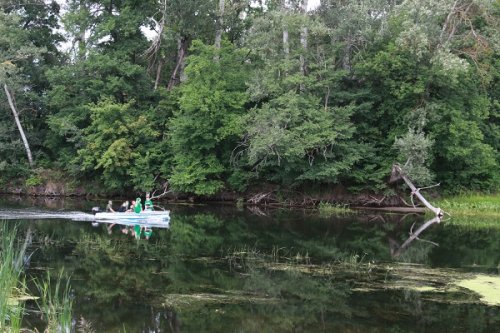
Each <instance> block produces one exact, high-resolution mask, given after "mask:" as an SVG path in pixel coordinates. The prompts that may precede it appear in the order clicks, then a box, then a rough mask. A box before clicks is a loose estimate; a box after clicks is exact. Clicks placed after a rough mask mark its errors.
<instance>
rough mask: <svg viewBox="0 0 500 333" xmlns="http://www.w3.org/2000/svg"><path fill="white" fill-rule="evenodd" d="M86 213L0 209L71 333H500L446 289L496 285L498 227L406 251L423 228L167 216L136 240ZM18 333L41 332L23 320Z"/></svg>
mask: <svg viewBox="0 0 500 333" xmlns="http://www.w3.org/2000/svg"><path fill="white" fill-rule="evenodd" d="M95 205H100V206H101V207H103V206H105V202H104V201H103V202H86V201H70V200H63V201H61V200H46V199H43V200H42V199H40V200H38V201H29V202H28V201H27V199H24V200H22V201H20V200H18V199H15V198H5V197H4V198H0V220H1V219H2V216H3V218H4V219H5V218H6V217H8V218H9V219H5V220H3V221H1V222H0V223H4V224H10V225H14V224H18V228H19V229H20V232H19V237H20V238H23V237H24V235H25V234H26V233H27V232H28V231H29V232H31V233H32V235H33V241H32V243H31V246H30V251H29V253H30V254H31V257H28V256H27V257H26V268H27V273H28V276H29V277H28V279H30V278H31V277H37V276H44V275H45V274H46V272H47V271H49V272H50V274H51V275H53V276H56V275H58V274H59V271H60V270H61V269H62V268H64V271H65V272H66V273H67V274H68V275H70V276H71V286H72V295H73V297H74V329H75V331H77V330H78V325H79V322H81V321H82V320H84V321H86V322H89V323H91V325H92V327H93V329H94V331H95V332H499V331H500V306H499V305H498V303H497V305H495V304H486V303H484V302H481V301H480V299H479V297H478V295H476V294H473V293H471V292H469V291H468V290H466V289H463V288H458V287H450V286H452V285H453V282H454V281H455V280H457V279H461V278H467V277H471V276H476V275H477V274H480V275H485V276H493V277H498V276H499V274H500V241H499V240H500V227H497V228H487V229H480V228H473V227H456V226H452V225H450V224H449V223H446V221H444V222H441V223H439V224H438V223H432V224H428V227H427V228H426V229H425V230H424V231H422V232H421V233H420V234H419V235H418V239H417V238H415V239H414V240H413V241H411V242H406V243H405V241H407V239H408V237H409V236H410V231H412V232H413V233H414V235H415V233H417V232H420V230H419V228H420V227H421V226H423V225H424V224H425V222H426V221H425V219H424V217H422V216H414V215H408V216H403V215H380V214H371V215H370V214H356V215H343V216H330V217H327V216H320V215H319V214H318V213H316V212H313V211H302V210H294V211H290V210H272V211H270V210H264V209H260V210H255V209H253V210H250V209H248V208H241V209H237V208H234V207H232V206H221V205H219V206H216V205H210V206H182V205H166V208H168V209H170V211H171V214H170V215H171V222H170V227H169V228H163V229H162V228H157V229H153V233H152V235H151V237H150V239H149V240H146V239H145V238H144V236H143V237H141V239H136V238H135V237H133V236H131V233H128V234H124V233H123V229H124V228H123V227H120V226H119V225H116V226H113V227H112V228H109V225H98V226H97V227H94V226H92V224H91V222H89V221H74V220H71V219H69V217H70V216H69V215H71V214H74V212H78V211H81V212H89V211H90V208H91V207H92V206H95ZM116 206H118V203H117V204H116ZM26 212H27V213H28V215H26ZM48 212H49V213H51V214H55V216H52V215H50V217H51V218H50V219H48V218H38V217H37V216H38V215H36V214H34V213H39V215H40V214H42V215H43V214H45V213H48ZM72 212H73V213H72ZM16 214H17V215H16ZM29 214H34V216H35V217H34V218H31V217H27V216H30V215H29ZM58 214H60V216H58ZM47 216H48V215H47ZM498 225H499V226H500V221H499V224H498ZM403 244H404V246H403V247H402V245H403ZM27 308H28V310H30V309H33V308H34V304H30V303H28V304H27ZM24 327H28V328H32V329H34V328H37V329H38V330H39V331H42V330H43V328H44V326H43V323H41V322H40V319H39V318H38V315H37V314H35V313H31V312H29V311H28V314H27V315H26V316H25V323H24Z"/></svg>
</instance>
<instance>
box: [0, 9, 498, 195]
mask: <svg viewBox="0 0 500 333" xmlns="http://www.w3.org/2000/svg"><path fill="white" fill-rule="evenodd" d="M0 9H1V10H0V84H3V83H7V84H8V85H9V87H10V88H11V91H12V92H13V94H14V97H15V102H16V105H17V109H18V110H19V114H20V118H21V122H22V124H23V126H24V128H25V131H26V132H27V136H28V139H29V141H30V143H31V146H32V151H33V155H34V157H35V160H36V161H37V163H39V166H41V167H43V168H45V169H51V168H53V169H55V170H62V171H63V172H65V173H67V174H69V175H70V176H71V177H74V178H75V179H76V180H79V181H80V182H82V183H93V184H101V186H102V187H103V188H105V189H106V190H107V191H110V192H111V191H113V192H115V193H116V192H124V191H127V190H131V189H135V190H140V191H145V190H152V189H154V188H158V187H163V186H164V184H166V183H167V181H168V183H169V184H170V185H171V188H172V190H174V191H177V192H186V193H194V194H197V195H213V194H215V193H217V192H219V191H222V190H236V191H245V190H246V189H247V188H248V187H249V186H253V185H256V184H260V183H262V182H271V183H274V184H276V185H278V186H283V187H297V186H303V185H307V186H309V187H311V186H312V187H314V186H316V185H317V186H323V185H325V184H332V183H335V184H342V185H343V186H346V187H347V188H349V189H350V190H372V191H377V192H387V191H390V190H391V189H389V188H388V185H387V177H388V175H389V172H390V169H391V166H392V164H393V163H395V162H399V163H400V164H401V165H405V168H406V173H407V174H408V175H409V176H410V178H412V179H414V180H415V181H416V182H417V183H418V184H428V183H430V182H432V181H433V180H434V181H436V182H440V183H441V184H442V185H443V188H444V189H445V191H447V192H459V191H463V190H478V191H495V190H497V189H498V188H499V186H500V175H499V173H498V170H499V162H500V155H499V154H498V151H499V145H500V134H498V133H500V131H499V130H498V129H499V126H500V123H499V119H500V118H499V116H498V114H499V112H498V111H499V103H498V100H499V97H500V96H499V93H498V91H500V90H499V89H498V82H500V80H499V77H500V74H499V73H500V70H499V69H500V67H499V64H500V61H499V59H498V56H497V54H498V51H499V50H498V45H499V43H498V41H499V37H498V36H499V34H498V31H499V27H500V23H499V20H498V12H499V7H498V4H497V3H496V2H492V1H478V0H468V1H465V2H464V3H460V5H456V1H453V0H444V1H438V0H426V1H417V0H407V1H401V2H399V3H398V5H394V3H393V2H390V1H389V2H388V1H384V0H362V1H354V2H353V1H334V0H325V1H321V4H320V6H319V7H318V8H317V10H315V11H310V12H307V13H304V12H303V11H302V9H301V7H300V3H299V2H297V1H293V2H286V3H284V2H280V1H268V2H266V5H264V4H262V3H261V2H249V1H239V0H238V1H231V2H229V3H228V2H227V1H226V6H225V11H224V14H223V17H222V20H219V14H220V13H219V8H218V1H212V0H210V1H209V0H207V1H199V0H189V1H178V0H172V1H166V2H158V1H153V0H147V1H137V0H123V1H104V2H102V1H100V2H99V1H95V0H81V1H80V0H71V1H68V2H67V8H66V10H65V11H64V13H63V14H62V19H61V23H62V25H63V30H64V33H65V36H66V38H67V40H65V42H66V43H65V45H71V47H68V48H67V49H62V48H60V47H59V48H58V45H59V43H61V42H62V41H63V38H62V36H61V34H60V33H59V32H58V31H60V30H58V26H57V25H58V20H57V17H58V15H59V10H60V8H59V5H58V4H57V3H56V2H52V3H50V2H47V3H43V4H42V3H30V2H21V3H14V2H11V1H7V2H5V3H2V4H0ZM368 12H369V13H370V15H367V13H368ZM221 24H222V25H221ZM220 29H222V31H223V37H224V39H225V41H224V43H223V45H222V47H221V48H220V49H218V48H217V47H215V46H211V45H213V44H214V39H215V32H216V31H221V30H220ZM148 30H149V31H151V30H155V31H160V35H158V36H156V37H157V38H156V37H153V38H152V39H151V38H150V33H149V32H148V33H146V31H148ZM146 35H147V36H146ZM2 96H4V94H3V93H0V106H1V109H2V110H5V111H7V112H0V181H1V182H2V183H6V182H9V181H11V180H12V178H16V177H24V178H28V177H29V174H30V173H29V167H28V165H27V161H26V157H25V154H24V147H23V145H22V142H21V140H20V138H19V134H18V133H17V130H16V128H15V127H14V126H13V119H12V116H11V114H10V113H9V112H8V111H9V106H8V105H7V101H6V99H5V97H2ZM125 125H126V126H125ZM23 182H24V181H18V183H23ZM28 183H30V184H31V183H33V184H34V183H36V181H35V180H34V179H28Z"/></svg>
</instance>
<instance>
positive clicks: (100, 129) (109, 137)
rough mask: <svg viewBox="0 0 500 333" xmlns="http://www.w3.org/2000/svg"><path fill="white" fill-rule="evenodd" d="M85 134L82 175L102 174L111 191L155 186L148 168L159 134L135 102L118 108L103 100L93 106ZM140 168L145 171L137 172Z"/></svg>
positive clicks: (81, 161)
mask: <svg viewBox="0 0 500 333" xmlns="http://www.w3.org/2000/svg"><path fill="white" fill-rule="evenodd" d="M84 134H85V137H84V139H83V142H84V145H83V147H82V148H81V149H79V150H78V157H77V158H78V161H77V162H76V163H75V164H79V165H81V170H82V171H86V172H93V171H94V170H101V172H102V178H101V179H102V181H103V183H104V184H105V185H106V186H108V187H109V188H110V189H121V188H123V187H126V186H134V187H137V188H139V189H142V186H148V185H149V186H152V184H151V179H152V178H153V171H154V170H151V169H148V168H147V165H148V160H149V159H150V154H149V153H148V147H149V144H150V142H152V141H154V139H155V138H156V137H157V136H158V132H157V131H155V130H154V129H153V128H152V127H151V122H150V121H149V120H148V117H147V115H145V114H143V113H142V112H141V110H140V109H138V108H137V107H136V106H135V103H134V101H131V102H129V103H126V104H118V103H115V102H113V101H112V100H103V101H102V102H100V103H98V104H96V105H94V106H93V107H91V124H90V126H89V127H87V129H86V130H85V133H84ZM138 166H139V167H142V168H141V169H140V170H137V169H136V168H137V167H138ZM148 177H150V179H149V182H148ZM146 189H147V188H146ZM149 189H151V187H149Z"/></svg>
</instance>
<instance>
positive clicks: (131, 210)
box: [127, 200, 135, 212]
mask: <svg viewBox="0 0 500 333" xmlns="http://www.w3.org/2000/svg"><path fill="white" fill-rule="evenodd" d="M134 208H135V200H132V201H131V202H130V207H129V208H128V209H127V212H133V211H134Z"/></svg>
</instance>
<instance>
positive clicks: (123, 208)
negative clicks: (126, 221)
mask: <svg viewBox="0 0 500 333" xmlns="http://www.w3.org/2000/svg"><path fill="white" fill-rule="evenodd" d="M127 208H128V200H127V201H125V202H124V203H122V205H121V206H120V208H118V212H119V213H125V212H126V211H127Z"/></svg>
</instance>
